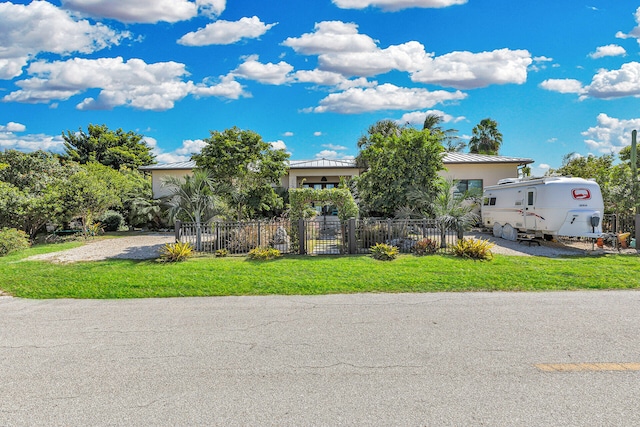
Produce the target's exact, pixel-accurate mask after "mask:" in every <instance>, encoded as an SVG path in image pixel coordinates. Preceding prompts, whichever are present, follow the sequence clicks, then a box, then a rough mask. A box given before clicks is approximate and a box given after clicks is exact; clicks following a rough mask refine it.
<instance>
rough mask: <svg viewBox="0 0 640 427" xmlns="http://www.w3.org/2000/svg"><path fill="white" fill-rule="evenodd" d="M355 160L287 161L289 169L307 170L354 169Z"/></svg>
mask: <svg viewBox="0 0 640 427" xmlns="http://www.w3.org/2000/svg"><path fill="white" fill-rule="evenodd" d="M355 167H356V160H355V159H345V160H331V159H324V158H323V159H315V160H291V161H289V168H290V169H309V168H355Z"/></svg>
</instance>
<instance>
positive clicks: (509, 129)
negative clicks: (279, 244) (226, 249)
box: [0, 0, 640, 174]
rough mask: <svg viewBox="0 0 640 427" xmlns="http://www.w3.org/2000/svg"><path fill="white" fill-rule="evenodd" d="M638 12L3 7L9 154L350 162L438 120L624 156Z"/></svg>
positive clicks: (553, 159) (264, 2)
mask: <svg viewBox="0 0 640 427" xmlns="http://www.w3.org/2000/svg"><path fill="white" fill-rule="evenodd" d="M639 53H640V3H639V4H633V3H632V2H628V1H604V0H593V1H589V2H584V1H580V0H564V1H558V0H538V1H527V2H519V1H513V0H493V1H486V0H485V1H481V0H308V1H300V0H226V1H225V0H128V1H111V0H61V1H49V2H46V1H33V2H29V1H13V2H4V3H0V100H1V101H2V102H0V149H2V148H17V149H20V150H25V151H30V150H35V149H38V148H42V149H47V150H51V151H57V152H61V151H62V139H61V137H60V134H61V133H62V132H63V131H66V130H71V131H75V130H77V129H79V128H83V129H86V127H87V125H88V124H89V123H93V124H106V125H107V126H108V127H109V128H111V129H117V128H122V129H124V130H133V131H136V132H138V133H140V134H143V135H144V136H145V137H146V138H147V141H148V142H149V143H150V144H151V145H152V146H153V147H154V150H155V152H156V154H157V159H158V161H159V162H163V163H164V162H171V161H181V160H185V159H188V158H189V156H190V153H191V152H194V151H197V150H199V148H200V147H201V146H202V139H203V138H206V137H208V136H209V131H210V130H224V129H226V128H229V127H232V126H238V127H240V128H242V129H251V130H253V131H256V132H258V133H259V134H260V135H262V137H263V139H264V140H265V141H268V142H271V143H273V144H274V146H276V147H283V148H285V149H286V150H288V151H289V152H291V156H292V158H293V159H313V158H317V157H326V158H350V157H353V156H355V155H357V146H356V142H357V140H358V138H359V136H361V135H362V134H363V133H364V132H365V131H366V129H367V128H368V126H370V125H371V124H373V123H375V122H376V121H378V120H381V119H392V120H397V121H398V122H399V123H411V124H412V125H415V126H417V127H419V126H420V125H421V123H422V121H423V120H424V117H425V115H426V114H427V112H430V113H435V114H440V115H442V116H443V119H444V121H445V122H446V123H444V126H445V127H446V128H454V129H457V130H458V131H459V135H460V136H462V137H463V138H465V139H468V138H469V136H470V135H471V130H472V128H473V127H474V126H475V125H476V124H477V123H478V122H479V121H480V120H482V119H483V118H486V117H490V118H492V119H494V120H496V121H497V122H498V123H499V129H500V131H501V132H502V133H503V135H504V143H503V146H502V148H501V150H500V154H503V155H509V156H520V157H529V158H532V159H534V160H535V164H534V165H533V167H534V173H536V174H542V173H544V172H545V171H546V169H547V168H548V167H558V166H560V164H561V162H562V158H563V156H564V155H565V154H567V153H571V152H575V153H578V154H580V155H587V154H590V153H592V154H596V155H600V154H603V153H617V152H618V151H619V150H620V149H621V148H622V147H624V146H625V145H629V144H630V132H631V130H632V129H640V108H639V107H640V102H639V99H638V97H640V55H639Z"/></svg>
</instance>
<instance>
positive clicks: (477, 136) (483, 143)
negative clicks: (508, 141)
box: [469, 118, 502, 154]
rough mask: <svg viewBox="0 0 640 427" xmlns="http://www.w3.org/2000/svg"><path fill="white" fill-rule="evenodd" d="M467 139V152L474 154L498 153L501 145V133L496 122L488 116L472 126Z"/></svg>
mask: <svg viewBox="0 0 640 427" xmlns="http://www.w3.org/2000/svg"><path fill="white" fill-rule="evenodd" d="M472 132H473V136H472V137H471V139H470V140H469V152H470V153H476V154H498V150H500V146H501V145H502V134H501V133H500V131H498V122H496V121H495V120H491V119H490V118H486V119H482V120H481V121H480V123H479V124H477V125H476V127H474V128H473V131H472Z"/></svg>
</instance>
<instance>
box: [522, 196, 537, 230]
mask: <svg viewBox="0 0 640 427" xmlns="http://www.w3.org/2000/svg"><path fill="white" fill-rule="evenodd" d="M536 193H537V190H536V188H535V187H529V188H527V193H526V194H525V205H524V211H523V212H524V225H525V227H526V229H527V230H536V229H537V228H536V226H537V224H536V196H537V194H536Z"/></svg>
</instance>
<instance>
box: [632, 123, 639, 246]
mask: <svg viewBox="0 0 640 427" xmlns="http://www.w3.org/2000/svg"><path fill="white" fill-rule="evenodd" d="M637 135H638V131H637V130H633V131H631V181H632V184H633V185H632V187H631V188H632V191H633V202H634V204H635V214H636V220H635V223H636V224H635V225H636V249H638V246H639V245H640V201H639V200H638V199H639V197H638V196H639V194H638V193H639V192H640V191H639V190H638V144H637V141H636V138H637Z"/></svg>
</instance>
